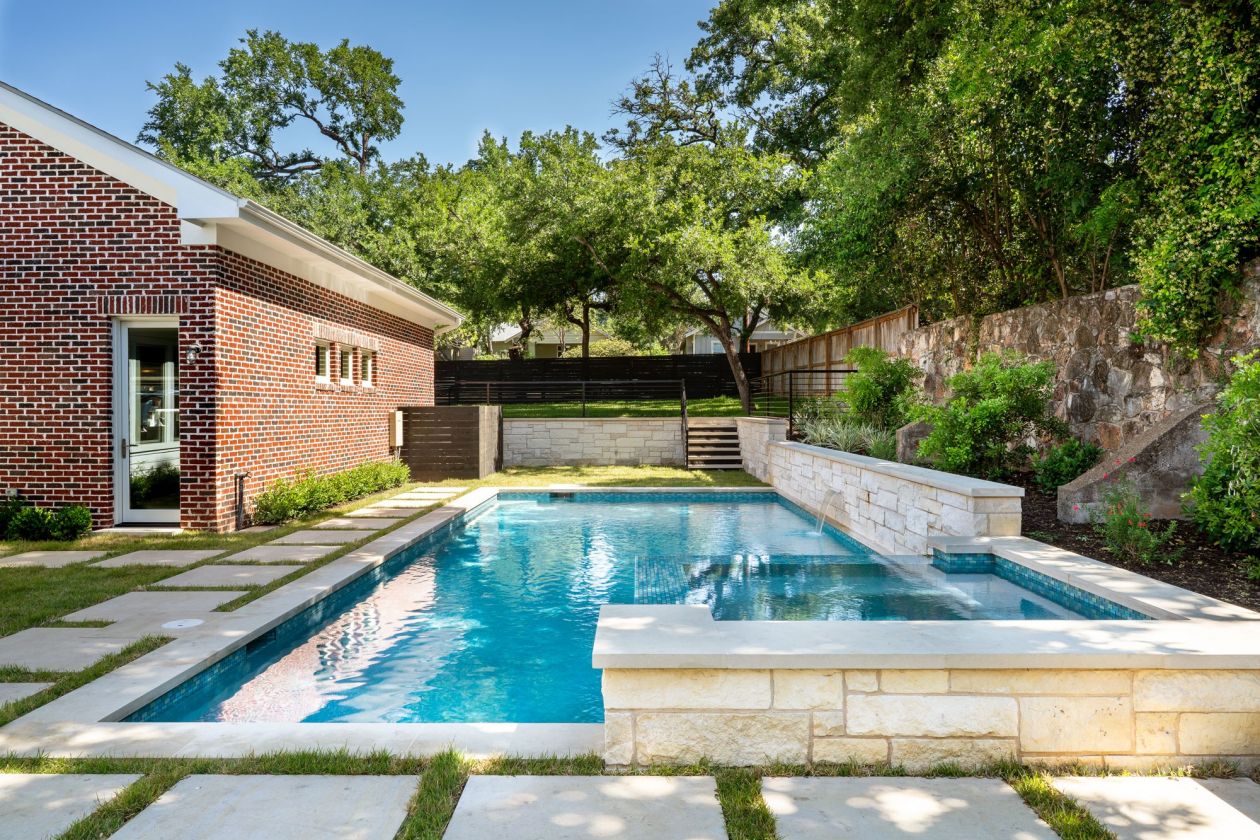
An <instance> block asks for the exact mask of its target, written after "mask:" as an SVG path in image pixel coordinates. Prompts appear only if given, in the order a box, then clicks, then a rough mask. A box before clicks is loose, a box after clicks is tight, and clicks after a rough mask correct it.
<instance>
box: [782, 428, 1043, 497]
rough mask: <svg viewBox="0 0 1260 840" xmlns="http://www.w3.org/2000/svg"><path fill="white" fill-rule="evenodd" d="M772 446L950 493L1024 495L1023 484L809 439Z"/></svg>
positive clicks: (973, 495) (963, 494)
mask: <svg viewBox="0 0 1260 840" xmlns="http://www.w3.org/2000/svg"><path fill="white" fill-rule="evenodd" d="M771 446H780V447H785V448H787V449H789V450H791V451H793V452H802V453H805V454H807V455H811V456H813V457H815V458H824V459H826V460H829V461H835V462H837V463H840V464H847V465H849V466H851V467H858V468H860V469H864V470H867V471H869V472H873V473H878V474H880V475H887V476H891V477H893V478H897V479H901V480H903V481H909V482H913V483H914V484H923V485H926V486H928V487H935V488H937V489H938V490H947V491H949V492H950V493H957V494H959V495H961V496H972V497H994V496H997V497H1003V498H1008V497H1009V498H1022V497H1023V495H1024V488H1022V487H1015V486H1012V485H1010V484H1000V483H998V482H996V481H986V480H984V479H982V478H971V477H970V476H965V475H955V474H954V473H947V472H942V471H941V470H933V469H928V468H927V467H916V466H913V465H911V464H900V463H898V462H896V461H885V460H882V459H880V458H871V457H869V456H867V455H855V454H853V453H852V452H841V451H839V450H838V449H827V448H826V447H822V446H813V445H811V444H808V443H794V442H792V441H777V442H775V443H772V444H771Z"/></svg>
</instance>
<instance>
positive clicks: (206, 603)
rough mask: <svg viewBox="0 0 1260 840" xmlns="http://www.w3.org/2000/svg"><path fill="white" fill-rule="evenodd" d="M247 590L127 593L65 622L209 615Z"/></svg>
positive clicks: (93, 606)
mask: <svg viewBox="0 0 1260 840" xmlns="http://www.w3.org/2000/svg"><path fill="white" fill-rule="evenodd" d="M244 594H245V592H244V591H226V590H223V591H219V590H216V591H213V592H128V593H127V594H125V595H119V596H118V597H117V598H110V599H109V600H108V601H102V602H101V603H99V604H93V605H92V606H90V607H88V608H87V609H82V610H79V611H78V612H72V613H70V614H69V615H67V616H66V621H124V620H129V619H135V618H149V617H154V618H165V617H168V616H169V617H171V618H179V617H183V616H187V615H191V614H193V613H206V612H210V611H211V610H213V609H214V608H215V607H217V606H219V605H220V604H226V603H227V602H228V601H233V600H236V599H237V598H239V597H241V596H242V595H244Z"/></svg>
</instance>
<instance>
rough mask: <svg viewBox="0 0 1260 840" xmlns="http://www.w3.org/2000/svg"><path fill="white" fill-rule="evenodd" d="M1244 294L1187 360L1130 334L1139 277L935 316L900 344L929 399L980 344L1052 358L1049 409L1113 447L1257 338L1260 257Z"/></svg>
mask: <svg viewBox="0 0 1260 840" xmlns="http://www.w3.org/2000/svg"><path fill="white" fill-rule="evenodd" d="M1245 273H1246V276H1247V280H1246V284H1245V287H1244V288H1245V293H1244V296H1243V300H1242V304H1241V306H1240V307H1238V309H1237V310H1236V311H1235V312H1233V313H1232V314H1231V315H1230V316H1229V317H1228V318H1227V319H1226V321H1225V323H1224V324H1223V326H1222V327H1221V329H1220V331H1219V332H1218V333H1217V335H1216V336H1214V337H1213V338H1212V339H1211V340H1210V341H1209V342H1208V344H1207V349H1206V350H1205V352H1203V353H1201V354H1200V355H1199V357H1198V358H1197V359H1195V360H1188V359H1185V358H1183V357H1181V356H1180V355H1178V354H1176V353H1173V352H1171V351H1170V350H1169V349H1168V348H1167V347H1164V346H1163V345H1158V344H1146V343H1134V342H1133V341H1132V340H1131V339H1130V336H1131V335H1132V333H1133V330H1134V327H1135V326H1136V323H1137V320H1138V310H1137V307H1136V303H1137V301H1138V298H1139V290H1138V287H1137V286H1121V287H1120V288H1116V289H1108V290H1106V291H1103V292H1097V293H1095V294H1092V295H1082V296H1080V297H1074V298H1069V299H1068V300H1062V301H1054V302H1052V303H1043V304H1039V305H1036V306H1028V307H1024V308H1022V309H1013V310H1010V311H1008V312H999V313H997V314H995V315H989V316H987V317H984V318H981V319H980V320H979V322H978V323H975V322H973V321H972V320H971V319H969V318H955V319H953V320H949V321H940V322H937V323H935V324H930V325H928V326H926V327H922V328H920V329H918V330H914V331H913V332H910V333H908V334H907V335H905V336H903V338H902V340H901V354H902V355H903V356H905V357H907V358H909V359H911V360H912V361H913V362H914V363H915V364H916V365H917V366H918V367H920V368H921V369H923V371H924V372H925V378H924V389H925V390H926V392H927V394H928V395H929V396H930V397H932V398H933V399H936V400H940V399H942V398H943V397H944V396H945V394H946V387H945V380H946V379H948V378H949V376H951V375H952V374H954V373H957V372H958V371H959V370H961V369H963V368H964V367H965V366H966V365H967V364H969V363H970V362H971V360H972V359H973V358H974V357H975V354H976V353H978V352H984V351H987V350H1004V349H1015V350H1018V351H1020V352H1022V353H1024V354H1025V355H1027V356H1029V357H1031V358H1034V359H1051V360H1053V361H1054V362H1055V363H1056V365H1057V367H1058V381H1057V383H1056V385H1055V397H1054V406H1055V412H1056V414H1058V416H1060V417H1061V418H1063V419H1065V420H1067V421H1068V423H1069V425H1070V426H1071V428H1072V432H1073V434H1075V435H1077V436H1079V437H1082V438H1084V439H1086V440H1091V441H1097V442H1099V443H1101V444H1102V446H1104V447H1105V448H1107V449H1116V448H1118V447H1119V446H1120V445H1121V444H1122V443H1123V442H1124V441H1125V440H1127V439H1129V438H1130V437H1133V436H1134V435H1137V434H1140V433H1141V432H1142V431H1144V430H1145V429H1146V428H1148V427H1149V426H1151V425H1153V424H1155V423H1157V422H1159V421H1160V420H1163V419H1164V418H1165V417H1167V416H1168V415H1170V414H1173V413H1174V412H1177V411H1180V410H1182V409H1185V408H1189V407H1191V406H1194V405H1198V404H1199V403H1201V402H1203V401H1204V400H1205V399H1207V398H1209V397H1211V396H1212V395H1213V394H1214V393H1215V392H1216V390H1217V388H1218V379H1219V377H1220V374H1221V372H1222V364H1223V361H1224V360H1226V359H1228V358H1229V357H1230V356H1231V355H1233V354H1235V353H1238V352H1240V351H1243V350H1247V349H1251V348H1254V347H1256V346H1258V345H1260V261H1255V262H1252V263H1250V264H1249V265H1248V266H1247V267H1246V269H1245Z"/></svg>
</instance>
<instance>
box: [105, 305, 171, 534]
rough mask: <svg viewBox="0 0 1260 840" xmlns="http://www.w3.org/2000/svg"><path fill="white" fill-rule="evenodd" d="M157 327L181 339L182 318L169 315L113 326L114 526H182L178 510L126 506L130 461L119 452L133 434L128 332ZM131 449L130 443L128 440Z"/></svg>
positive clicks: (140, 317)
mask: <svg viewBox="0 0 1260 840" xmlns="http://www.w3.org/2000/svg"><path fill="white" fill-rule="evenodd" d="M133 326H135V327H157V328H165V329H173V330H175V334H176V341H177V342H178V336H179V318H178V317H173V316H170V315H128V316H125V317H119V318H114V319H113V323H112V325H111V332H112V337H111V338H112V340H111V344H112V346H113V359H112V365H113V375H112V377H111V379H112V387H113V397H112V399H111V409H112V412H113V430H114V445H113V447H112V449H111V450H110V457H111V458H113V461H114V524H115V525H145V524H151V523H153V524H162V523H170V522H173V523H175V524H176V525H178V524H179V518H180V511H179V510H178V509H176V510H151V511H144V512H143V513H140V514H139V515H137V513H138V512H136V511H132V510H131V509H130V506H129V505H128V504H127V499H128V492H129V490H130V483H131V476H130V466H129V465H130V458H120V457H119V456H118V453H119V451H120V450H121V448H122V442H123V440H124V439H126V438H127V437H128V436H129V435H130V434H131V429H130V428H129V426H130V415H129V413H128V412H129V411H130V408H131V406H130V404H129V401H128V386H129V385H130V383H129V382H128V381H127V378H128V367H129V365H128V361H129V360H128V358H127V330H128V329H129V328H131V327H133ZM178 353H179V350H178V346H177V349H176V358H177V362H176V364H177V366H178V367H182V363H180V362H179V361H178ZM181 376H182V374H181ZM178 387H179V380H178V379H177V380H176V388H178ZM128 446H130V441H128ZM183 454H184V453H183V436H182V432H181V439H180V463H181V469H182V464H183Z"/></svg>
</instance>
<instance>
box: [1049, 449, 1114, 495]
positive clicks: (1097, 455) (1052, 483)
mask: <svg viewBox="0 0 1260 840" xmlns="http://www.w3.org/2000/svg"><path fill="white" fill-rule="evenodd" d="M1102 456H1103V448H1102V447H1101V446H1099V445H1098V444H1096V443H1083V442H1082V441H1079V440H1077V439H1076V438H1070V439H1068V440H1066V441H1064V442H1063V443H1060V444H1058V445H1056V446H1052V447H1050V448H1049V449H1048V450H1047V451H1046V453H1045V454H1044V455H1042V456H1041V457H1040V458H1034V459H1033V464H1032V468H1033V483H1035V484H1036V485H1037V488H1038V489H1039V490H1041V492H1043V493H1047V494H1050V495H1053V494H1054V492H1055V491H1056V490H1058V489H1059V488H1060V487H1062V486H1063V485H1064V484H1067V483H1068V482H1069V481H1071V480H1072V479H1074V478H1077V477H1078V476H1080V475H1083V474H1084V473H1085V472H1087V471H1088V470H1089V468H1090V467H1092V466H1094V465H1095V464H1097V463H1098V462H1099V461H1100V460H1101V459H1102Z"/></svg>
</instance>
